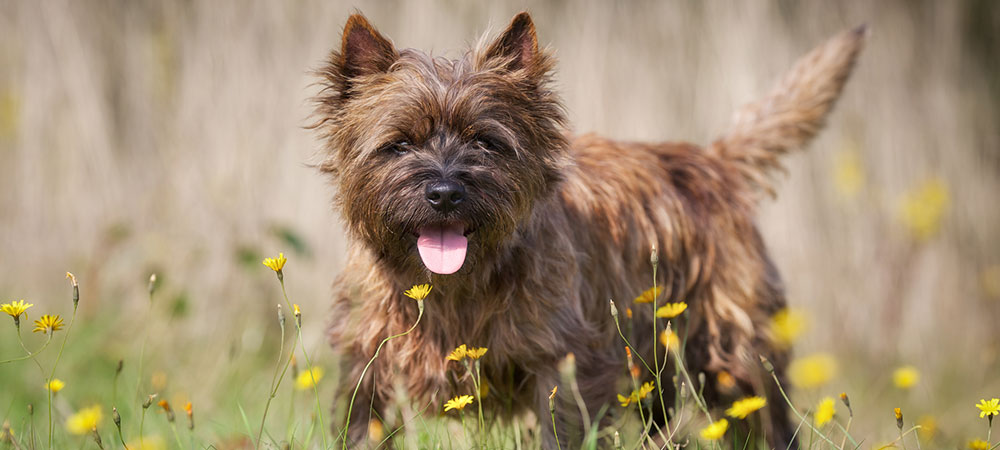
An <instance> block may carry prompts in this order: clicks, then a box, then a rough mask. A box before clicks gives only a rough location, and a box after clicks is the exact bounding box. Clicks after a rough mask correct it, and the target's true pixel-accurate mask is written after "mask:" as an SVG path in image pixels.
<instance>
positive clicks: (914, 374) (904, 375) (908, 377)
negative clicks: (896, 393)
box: [892, 366, 920, 389]
mask: <svg viewBox="0 0 1000 450" xmlns="http://www.w3.org/2000/svg"><path fill="white" fill-rule="evenodd" d="M892 382H893V384H895V385H896V387H898V388H900V389H910V388H912V387H913V386H916V385H917V383H919V382H920V372H919V371H918V370H917V368H916V367H913V366H903V367H900V368H898V369H896V370H895V371H894V372H893V373H892Z"/></svg>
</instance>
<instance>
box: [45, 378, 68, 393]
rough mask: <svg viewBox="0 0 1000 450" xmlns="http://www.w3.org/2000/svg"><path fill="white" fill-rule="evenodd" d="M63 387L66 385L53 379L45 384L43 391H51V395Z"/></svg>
mask: <svg viewBox="0 0 1000 450" xmlns="http://www.w3.org/2000/svg"><path fill="white" fill-rule="evenodd" d="M64 387H66V383H63V381H62V380H60V379H58V378H53V379H52V381H49V382H48V383H45V389H48V390H50V391H52V393H53V394H55V393H56V392H59V391H61V390H62V389H63V388H64Z"/></svg>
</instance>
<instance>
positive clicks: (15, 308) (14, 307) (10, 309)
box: [0, 299, 35, 319]
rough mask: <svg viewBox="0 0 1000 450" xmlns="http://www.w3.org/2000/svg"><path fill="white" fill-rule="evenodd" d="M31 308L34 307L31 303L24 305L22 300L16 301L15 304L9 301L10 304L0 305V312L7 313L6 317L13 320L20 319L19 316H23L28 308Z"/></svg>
mask: <svg viewBox="0 0 1000 450" xmlns="http://www.w3.org/2000/svg"><path fill="white" fill-rule="evenodd" d="M32 306H35V305H34V304H31V303H25V302H24V299H21V300H18V301H16V302H15V301H13V300H11V302H10V303H4V304H2V305H0V311H3V312H5V313H7V315H8V316H11V317H13V318H14V319H20V318H21V316H22V315H24V311H26V310H27V309H28V308H31V307H32Z"/></svg>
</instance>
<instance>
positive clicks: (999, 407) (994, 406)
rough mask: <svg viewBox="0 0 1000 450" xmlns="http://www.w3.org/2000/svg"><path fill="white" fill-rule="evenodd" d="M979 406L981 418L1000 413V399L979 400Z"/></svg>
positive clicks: (977, 406)
mask: <svg viewBox="0 0 1000 450" xmlns="http://www.w3.org/2000/svg"><path fill="white" fill-rule="evenodd" d="M976 408H979V411H980V413H979V418H980V419H982V418H983V417H986V416H995V415H997V414H1000V399H996V398H994V399H992V400H990V401H986V399H982V400H979V404H977V405H976Z"/></svg>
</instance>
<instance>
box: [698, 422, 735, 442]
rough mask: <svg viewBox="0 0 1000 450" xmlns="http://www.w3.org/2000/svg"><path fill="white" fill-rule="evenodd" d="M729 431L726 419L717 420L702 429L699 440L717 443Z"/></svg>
mask: <svg viewBox="0 0 1000 450" xmlns="http://www.w3.org/2000/svg"><path fill="white" fill-rule="evenodd" d="M728 429H729V421H728V420H726V419H719V420H718V421H716V422H714V423H712V424H710V425H709V426H707V427H705V428H702V429H701V432H700V433H699V434H701V438H702V439H705V440H709V441H717V440H719V439H722V437H723V436H725V435H726V430H728Z"/></svg>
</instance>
